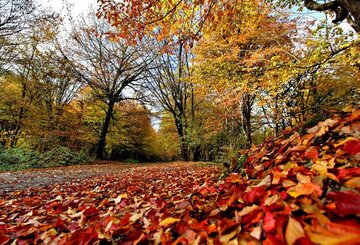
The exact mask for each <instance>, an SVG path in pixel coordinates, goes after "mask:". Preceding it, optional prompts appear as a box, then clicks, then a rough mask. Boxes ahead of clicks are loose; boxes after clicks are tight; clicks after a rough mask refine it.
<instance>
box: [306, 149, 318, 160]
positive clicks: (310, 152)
mask: <svg viewBox="0 0 360 245" xmlns="http://www.w3.org/2000/svg"><path fill="white" fill-rule="evenodd" d="M305 157H307V158H309V159H311V160H314V161H316V160H317V159H318V157H319V152H318V150H317V149H316V147H310V148H309V149H307V150H306V152H305Z"/></svg>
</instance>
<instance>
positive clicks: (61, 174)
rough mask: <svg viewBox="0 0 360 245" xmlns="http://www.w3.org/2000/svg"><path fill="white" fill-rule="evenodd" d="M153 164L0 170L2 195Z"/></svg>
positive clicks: (119, 163)
mask: <svg viewBox="0 0 360 245" xmlns="http://www.w3.org/2000/svg"><path fill="white" fill-rule="evenodd" d="M159 164H160V165H164V166H165V165H169V164H171V163H157V164H156V165H157V166H159ZM152 165H154V164H152V163H147V164H144V163H141V164H140V163H139V164H129V163H122V162H96V163H95V164H91V165H77V166H68V167H57V168H44V169H31V170H23V171H11V172H0V195H1V194H3V193H6V192H9V191H18V190H24V189H26V188H30V187H35V188H36V187H44V186H47V185H52V184H58V183H64V182H68V181H72V180H76V179H86V178H90V177H95V176H101V175H106V174H116V173H119V172H121V171H123V170H125V169H129V168H141V167H151V166H152Z"/></svg>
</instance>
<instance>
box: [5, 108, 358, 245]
mask: <svg viewBox="0 0 360 245" xmlns="http://www.w3.org/2000/svg"><path fill="white" fill-rule="evenodd" d="M359 138H360V110H353V111H351V112H347V113H345V112H344V113H340V114H336V115H334V117H333V118H331V119H327V120H325V121H324V122H320V123H319V124H317V125H316V126H314V127H312V128H309V129H307V130H305V132H304V133H303V134H302V135H300V134H299V133H297V132H287V133H286V135H285V136H284V137H283V138H281V139H280V138H279V139H275V140H269V141H267V142H264V143H263V144H262V145H260V146H258V147H254V148H253V149H251V150H250V151H248V152H247V156H248V157H247V158H246V160H245V161H243V162H235V161H234V163H233V165H232V166H231V168H232V170H233V171H235V172H236V173H232V174H229V175H228V177H227V178H225V179H219V178H218V176H219V173H220V172H221V169H220V168H219V167H216V166H210V165H203V164H202V165H201V164H200V165H199V164H195V163H184V162H177V163H172V164H157V165H149V166H145V167H138V168H124V169H122V170H119V171H118V173H112V174H108V175H96V176H93V177H91V178H86V179H78V180H72V181H68V182H64V183H62V184H55V185H52V186H48V187H46V188H44V187H39V188H31V189H26V190H23V191H18V192H8V193H5V194H3V198H2V199H1V201H0V207H1V209H0V210H1V211H0V234H1V235H0V244H10V243H12V242H14V241H15V240H16V242H17V244H28V243H43V244H50V243H55V244H92V243H101V244H108V243H109V244H111V243H120V244H243V243H247V244H260V243H262V244H359V241H360V224H359V216H360V194H359V188H360V167H359V164H360V140H359Z"/></svg>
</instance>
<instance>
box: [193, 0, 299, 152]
mask: <svg viewBox="0 0 360 245" xmlns="http://www.w3.org/2000/svg"><path fill="white" fill-rule="evenodd" d="M244 10H246V11H244ZM222 11H223V14H224V15H223V17H222V19H221V20H219V21H218V23H217V25H216V26H209V27H205V28H204V30H203V32H204V36H203V37H202V39H200V40H199V42H198V44H197V46H196V47H195V56H196V58H195V62H196V66H195V69H196V71H197V75H198V76H199V77H198V78H197V80H198V81H200V83H202V84H203V85H205V86H206V87H208V88H210V89H211V90H212V91H213V92H214V93H216V94H217V95H218V97H220V98H221V101H222V102H223V103H225V104H226V106H227V110H228V114H229V115H233V117H232V119H233V120H234V122H236V123H237V124H238V125H239V126H241V128H242V130H243V132H244V135H245V136H246V139H247V147H250V146H251V145H252V143H253V137H252V133H253V131H254V130H253V119H252V116H253V114H254V107H255V105H256V103H257V101H259V100H260V99H261V94H263V93H264V91H266V90H267V89H268V87H269V86H270V83H269V81H268V78H267V73H268V72H269V70H272V69H274V67H273V66H272V62H273V61H274V60H275V59H278V60H287V59H288V54H287V53H288V51H289V50H290V49H291V47H292V45H291V42H290V38H289V36H290V35H291V27H292V26H293V23H292V22H291V21H288V20H287V19H286V18H284V17H283V18H281V15H277V14H276V13H275V12H272V10H271V8H270V6H269V5H266V3H264V2H262V1H243V2H242V5H241V7H240V6H238V5H228V6H224V7H223V8H222ZM234 30H235V31H234ZM234 106H235V107H237V108H238V110H240V112H239V113H234V111H233V110H232V108H233V107H234Z"/></svg>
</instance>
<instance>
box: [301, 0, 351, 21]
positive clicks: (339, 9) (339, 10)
mask: <svg viewBox="0 0 360 245" xmlns="http://www.w3.org/2000/svg"><path fill="white" fill-rule="evenodd" d="M304 5H305V7H306V8H308V9H310V10H315V11H326V10H331V11H334V12H335V15H336V17H335V19H334V20H333V21H332V22H333V23H339V22H341V21H343V20H345V19H346V17H348V15H349V12H348V11H347V10H346V9H345V7H344V6H343V5H342V4H341V3H340V2H339V1H332V2H329V3H323V4H320V3H317V2H315V1H313V0H305V1H304Z"/></svg>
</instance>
